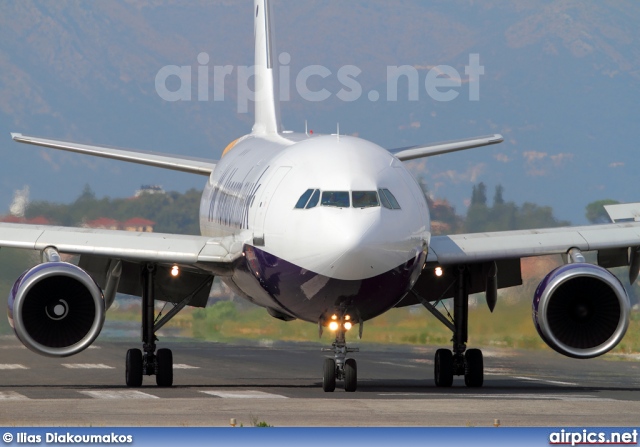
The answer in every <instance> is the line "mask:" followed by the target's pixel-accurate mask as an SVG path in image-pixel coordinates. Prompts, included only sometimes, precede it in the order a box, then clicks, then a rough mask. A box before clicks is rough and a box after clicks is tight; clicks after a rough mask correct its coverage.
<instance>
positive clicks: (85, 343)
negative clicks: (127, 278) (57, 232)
mask: <svg viewBox="0 0 640 447" xmlns="http://www.w3.org/2000/svg"><path fill="white" fill-rule="evenodd" d="M8 304H9V313H8V316H9V324H11V327H13V330H14V331H15V333H16V336H17V337H18V339H19V340H20V341H21V342H22V343H23V344H24V345H25V346H26V347H27V348H29V349H31V350H32V351H35V352H37V353H38V354H43V355H47V356H51V357H65V356H69V355H73V354H77V353H78V352H80V351H82V350H84V349H86V348H87V347H89V345H91V343H93V341H94V340H95V339H96V337H97V336H98V334H100V331H101V330H102V325H103V323H104V316H105V306H104V298H103V295H102V291H101V290H100V287H98V285H97V284H96V283H95V281H94V280H93V279H92V278H91V277H90V276H89V275H88V274H87V273H86V272H85V271H84V270H82V269H81V268H80V267H77V266H75V265H73V264H69V263H66V262H46V263H44V264H40V265H37V266H35V267H33V268H32V269H30V270H28V271H26V272H25V273H23V274H22V276H20V278H18V280H17V281H16V282H15V284H14V285H13V288H12V289H11V293H10V294H9V303H8Z"/></svg>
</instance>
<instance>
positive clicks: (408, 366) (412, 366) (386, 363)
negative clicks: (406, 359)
mask: <svg viewBox="0 0 640 447" xmlns="http://www.w3.org/2000/svg"><path fill="white" fill-rule="evenodd" d="M374 363H377V364H378V365H391V366H402V367H403V368H417V366H416V365H403V364H402V363H393V362H374Z"/></svg>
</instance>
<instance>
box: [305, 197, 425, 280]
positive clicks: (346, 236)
mask: <svg viewBox="0 0 640 447" xmlns="http://www.w3.org/2000/svg"><path fill="white" fill-rule="evenodd" d="M342 211H345V210H342ZM346 211H347V212H348V213H349V216H344V217H343V218H342V221H343V224H342V225H341V226H338V227H333V228H332V227H324V228H323V230H322V231H320V232H319V233H318V235H317V239H316V241H315V245H316V246H317V247H318V248H321V247H323V250H322V252H323V254H324V256H323V258H324V259H322V260H320V259H318V261H320V263H319V265H318V267H319V268H318V270H317V272H318V273H319V274H321V275H325V276H327V277H329V278H335V279H343V280H361V279H366V278H371V277H374V276H379V275H381V274H383V273H386V272H388V271H390V270H392V269H395V268H397V267H398V266H401V265H403V264H405V263H406V262H407V261H408V260H410V259H413V258H414V257H415V256H416V251H420V250H421V243H420V242H419V241H416V240H411V239H409V238H406V235H403V234H401V233H398V232H392V231H385V225H384V222H383V220H382V216H381V214H382V211H381V209H380V208H379V207H378V208H372V209H364V210H362V209H350V210H346ZM315 252H316V253H320V252H321V250H316V251H315Z"/></svg>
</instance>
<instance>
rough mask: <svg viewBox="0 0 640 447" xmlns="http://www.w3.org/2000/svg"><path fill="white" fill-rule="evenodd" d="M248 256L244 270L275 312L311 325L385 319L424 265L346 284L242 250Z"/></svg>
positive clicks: (254, 249) (250, 249) (413, 262)
mask: <svg viewBox="0 0 640 447" xmlns="http://www.w3.org/2000/svg"><path fill="white" fill-rule="evenodd" d="M244 254H245V262H244V263H243V266H242V267H243V269H244V270H245V272H246V273H249V274H250V275H251V278H252V280H253V281H254V282H257V283H259V285H260V288H261V289H262V290H264V292H265V294H266V295H268V297H269V298H270V299H271V300H272V301H273V304H274V308H276V309H278V308H280V309H283V310H285V311H286V312H288V313H290V314H291V315H293V316H295V317H296V318H299V319H302V320H306V321H310V322H318V321H319V320H320V319H321V318H323V317H327V316H329V315H331V314H332V313H334V312H337V311H339V310H340V309H344V310H345V312H346V313H348V314H349V315H351V316H352V317H353V318H354V320H356V321H364V320H368V319H371V318H373V317H376V316H378V315H380V314H382V313H383V312H385V311H387V310H388V309H390V308H391V307H393V306H394V305H395V304H397V303H398V302H399V301H400V300H401V299H402V297H403V296H404V295H405V294H406V293H407V291H408V290H409V287H410V281H411V277H412V274H414V272H417V270H419V269H420V265H421V262H419V260H413V259H412V260H410V261H408V262H407V263H405V264H403V265H400V266H398V267H396V268H394V269H392V270H389V271H388V272H385V273H382V274H380V275H377V276H374V277H371V278H365V279H361V280H342V279H334V278H329V277H326V276H323V275H319V274H317V273H315V272H312V271H309V270H306V269H304V268H302V267H299V266H297V265H295V264H292V263H290V262H288V261H285V260H284V259H281V258H279V257H277V256H274V255H272V254H270V253H268V252H266V251H264V250H261V249H259V248H257V247H253V246H250V245H246V246H245V247H244ZM247 277H248V275H245V276H244V278H247ZM236 284H237V285H238V286H239V287H240V288H241V289H243V288H244V287H243V286H242V284H239V283H236ZM254 290H255V289H254Z"/></svg>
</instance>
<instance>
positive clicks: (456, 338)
mask: <svg viewBox="0 0 640 447" xmlns="http://www.w3.org/2000/svg"><path fill="white" fill-rule="evenodd" d="M468 281H469V278H468V270H467V268H466V267H464V266H460V267H458V277H457V279H456V283H457V284H456V286H457V287H456V293H455V295H454V298H453V324H451V322H450V321H449V320H447V319H446V318H445V317H444V316H443V315H442V314H441V313H440V312H439V311H438V310H436V309H435V307H434V306H433V305H432V304H431V303H429V302H427V301H426V300H424V299H422V298H421V297H419V296H418V298H419V299H420V301H421V302H422V304H423V305H424V306H425V307H426V308H427V310H429V311H430V312H431V313H433V314H434V315H435V316H436V317H437V318H438V319H439V320H440V321H441V322H442V323H443V324H445V326H447V327H448V328H449V329H451V331H452V332H453V339H452V341H453V351H450V350H448V349H438V350H437V351H436V355H435V361H434V378H435V382H436V386H438V387H450V386H451V385H452V384H453V376H462V375H463V376H464V383H465V385H467V386H468V387H473V388H477V387H481V386H482V384H483V382H484V361H483V358H482V351H480V350H479V349H467V335H468V324H469V292H468Z"/></svg>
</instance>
